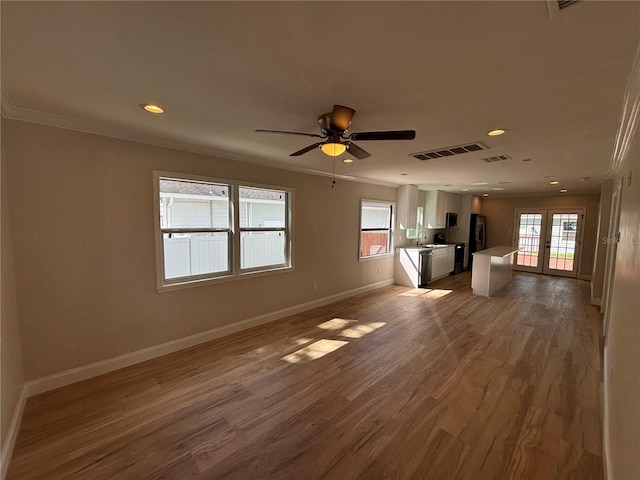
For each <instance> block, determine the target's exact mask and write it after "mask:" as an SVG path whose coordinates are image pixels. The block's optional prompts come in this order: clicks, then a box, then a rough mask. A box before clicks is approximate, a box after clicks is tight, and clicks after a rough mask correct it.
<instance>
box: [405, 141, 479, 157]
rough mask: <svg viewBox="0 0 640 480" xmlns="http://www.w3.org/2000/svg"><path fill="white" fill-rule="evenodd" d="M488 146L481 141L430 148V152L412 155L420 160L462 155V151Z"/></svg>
mask: <svg viewBox="0 0 640 480" xmlns="http://www.w3.org/2000/svg"><path fill="white" fill-rule="evenodd" d="M486 149H487V146H486V145H484V144H482V143H480V142H476V143H468V144H466V145H457V146H455V147H446V148H438V149H436V150H429V151H428V152H418V153H412V154H411V156H412V157H415V158H417V159H418V160H430V159H432V158H442V157H451V156H452V155H460V154H461V153H468V152H477V151H478V150H486Z"/></svg>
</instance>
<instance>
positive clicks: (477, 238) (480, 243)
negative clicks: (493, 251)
mask: <svg viewBox="0 0 640 480" xmlns="http://www.w3.org/2000/svg"><path fill="white" fill-rule="evenodd" d="M486 233H487V217H485V216H484V215H478V214H477V213H472V214H471V225H470V228H469V270H472V269H473V252H478V251H480V250H484V249H485V248H487V247H486V245H487V235H486Z"/></svg>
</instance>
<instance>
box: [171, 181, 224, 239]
mask: <svg viewBox="0 0 640 480" xmlns="http://www.w3.org/2000/svg"><path fill="white" fill-rule="evenodd" d="M160 226H161V228H229V186H228V185H222V184H217V183H207V182H194V181H187V180H174V179H166V178H161V179H160Z"/></svg>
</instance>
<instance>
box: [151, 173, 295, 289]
mask: <svg viewBox="0 0 640 480" xmlns="http://www.w3.org/2000/svg"><path fill="white" fill-rule="evenodd" d="M160 179H174V180H184V181H192V182H206V183H214V184H219V185H226V186H228V188H229V200H230V202H229V210H230V212H229V215H230V217H229V228H228V229H225V228H222V229H220V228H162V227H161V225H160V201H159V199H160ZM240 187H248V188H261V189H268V190H278V191H283V192H285V193H286V198H285V223H286V225H285V227H284V228H280V227H277V228H276V227H268V228H266V229H260V230H268V231H272V230H278V231H284V232H285V236H286V243H285V262H284V263H282V264H278V265H266V266H264V267H255V268H248V269H241V268H240V265H241V258H240V255H241V249H240V232H241V229H240V208H239V205H240V198H239V189H240ZM294 197H295V190H294V189H293V188H291V187H284V186H279V185H278V186H276V185H264V184H258V183H253V182H245V181H238V180H229V179H222V178H214V177H206V176H202V175H191V174H185V173H175V172H164V171H154V172H153V209H154V237H155V254H156V290H157V291H158V292H159V293H162V292H167V291H173V290H180V289H184V288H192V287H199V286H205V285H211V284H215V283H223V282H230V281H235V280H240V279H243V278H247V277H254V276H256V277H257V276H263V275H272V274H278V273H284V272H290V271H292V270H293V269H294V222H293V219H294V208H293V206H294ZM251 230H255V229H251V228H247V229H245V228H243V229H242V231H251ZM169 231H171V232H175V233H193V232H208V231H215V232H217V231H228V238H229V247H228V253H229V269H228V270H227V271H224V272H214V273H209V274H199V275H190V276H186V277H178V278H175V279H174V278H171V279H166V278H165V271H164V269H165V261H164V242H163V234H164V233H167V232H169Z"/></svg>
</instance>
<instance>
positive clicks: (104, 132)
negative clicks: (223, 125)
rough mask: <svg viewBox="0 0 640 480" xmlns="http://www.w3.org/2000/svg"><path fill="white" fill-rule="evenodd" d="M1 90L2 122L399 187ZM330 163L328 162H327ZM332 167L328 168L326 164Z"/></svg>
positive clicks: (0, 87) (394, 186)
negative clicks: (64, 110)
mask: <svg viewBox="0 0 640 480" xmlns="http://www.w3.org/2000/svg"><path fill="white" fill-rule="evenodd" d="M0 89H1V94H2V97H1V102H2V103H1V106H2V108H1V111H2V116H3V117H4V118H8V119H11V120H19V121H22V122H29V123H36V124H39V125H46V126H49V127H57V128H64V129H66V130H74V131H77V132H83V133H90V134H94V135H101V136H104V137H111V138H117V139H119V140H127V141H131V142H136V143H143V144H145V145H152V146H155V147H162V148H171V149H173V150H180V151H183V152H189V153H197V154H201V155H207V156H212V157H217V158H224V159H227V160H234V161H237V162H243V163H250V164H252V165H261V166H264V167H270V168H277V169H280V170H288V171H293V172H297V173H305V174H308V175H316V176H321V177H329V178H336V179H340V180H347V181H351V182H358V183H367V184H372V185H378V186H383V187H392V188H396V187H398V185H399V184H395V183H390V182H385V181H382V180H375V179H369V178H364V177H358V176H353V175H344V174H338V173H335V174H334V173H333V172H332V171H327V172H325V171H322V170H317V169H314V168H307V167H296V166H294V165H287V164H282V163H279V162H276V161H273V160H266V159H262V158H257V157H253V156H250V155H245V154H238V153H235V152H229V151H226V150H220V149H216V148H212V147H208V146H206V145H200V144H195V143H190V142H184V141H181V140H177V139H175V138H168V137H160V136H155V135H148V134H141V133H137V132H132V131H130V130H125V129H119V128H114V127H112V126H110V125H106V124H104V123H99V122H86V121H81V120H78V119H75V118H70V117H65V116H61V115H56V114H52V113H44V112H39V111H36V110H30V109H27V108H21V107H17V106H16V105H15V103H13V102H12V101H11V99H10V97H9V95H8V94H7V92H6V90H5V89H4V87H2V86H1V85H0ZM330 160H331V159H330ZM329 165H331V164H329Z"/></svg>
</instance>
